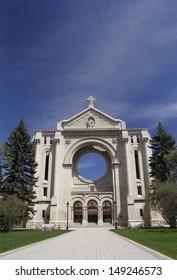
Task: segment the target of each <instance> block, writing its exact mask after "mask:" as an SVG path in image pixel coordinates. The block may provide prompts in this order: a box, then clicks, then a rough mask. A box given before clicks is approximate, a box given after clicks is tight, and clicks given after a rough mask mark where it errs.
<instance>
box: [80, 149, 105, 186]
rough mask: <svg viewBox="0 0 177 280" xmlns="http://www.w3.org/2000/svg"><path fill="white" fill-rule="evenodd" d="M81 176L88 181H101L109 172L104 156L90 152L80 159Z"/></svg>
mask: <svg viewBox="0 0 177 280" xmlns="http://www.w3.org/2000/svg"><path fill="white" fill-rule="evenodd" d="M77 169H78V172H79V175H80V176H82V177H84V178H85V179H87V180H92V181H95V180H99V179H100V178H101V177H103V176H104V174H105V173H106V170H107V163H106V160H105V158H104V157H103V156H101V155H100V154H99V153H96V152H89V153H86V154H84V155H83V156H81V157H80V159H79V161H78V166H77Z"/></svg>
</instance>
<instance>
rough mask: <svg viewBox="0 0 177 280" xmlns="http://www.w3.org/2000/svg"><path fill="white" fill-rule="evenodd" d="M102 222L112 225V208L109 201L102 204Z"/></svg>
mask: <svg viewBox="0 0 177 280" xmlns="http://www.w3.org/2000/svg"><path fill="white" fill-rule="evenodd" d="M103 222H104V223H112V207H111V202H110V201H104V202H103Z"/></svg>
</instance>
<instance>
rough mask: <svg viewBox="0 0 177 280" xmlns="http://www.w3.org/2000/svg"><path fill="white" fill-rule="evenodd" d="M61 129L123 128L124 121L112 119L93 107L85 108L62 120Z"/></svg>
mask: <svg viewBox="0 0 177 280" xmlns="http://www.w3.org/2000/svg"><path fill="white" fill-rule="evenodd" d="M61 128H62V129H63V130H68V129H69V130H70V129H77V130H79V129H124V128H125V123H124V122H123V121H121V120H119V119H114V118H112V117H110V116H109V115H107V114H105V113H103V112H102V111H100V110H98V109H96V108H95V107H91V108H87V109H85V110H84V111H82V112H80V113H79V114H77V115H75V116H73V117H72V118H70V119H68V120H65V121H62V122H61Z"/></svg>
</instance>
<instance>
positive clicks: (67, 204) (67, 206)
mask: <svg viewBox="0 0 177 280" xmlns="http://www.w3.org/2000/svg"><path fill="white" fill-rule="evenodd" d="M66 208H67V217H66V230H68V214H69V202H67V203H66Z"/></svg>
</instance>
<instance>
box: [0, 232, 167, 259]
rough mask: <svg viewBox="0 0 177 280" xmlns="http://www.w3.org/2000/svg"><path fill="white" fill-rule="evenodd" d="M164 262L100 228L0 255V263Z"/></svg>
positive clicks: (72, 233) (65, 235) (52, 239)
mask: <svg viewBox="0 0 177 280" xmlns="http://www.w3.org/2000/svg"><path fill="white" fill-rule="evenodd" d="M162 259H163V260H165V259H169V258H168V257H166V256H164V255H162V254H159V253H157V252H155V251H153V250H150V249H148V248H146V247H144V246H141V245H139V244H137V243H135V242H133V241H129V240H127V239H125V238H123V237H120V236H119V235H117V234H115V233H113V232H110V231H109V230H108V229H103V228H85V229H77V230H75V231H72V232H69V233H66V234H63V235H61V236H58V237H54V238H51V239H48V240H45V241H42V242H39V243H36V244H33V245H30V246H26V247H23V248H21V249H16V250H13V251H11V252H7V253H3V254H0V260H162Z"/></svg>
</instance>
